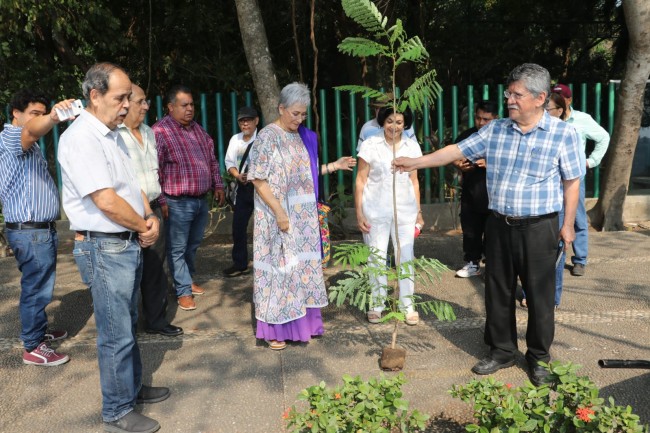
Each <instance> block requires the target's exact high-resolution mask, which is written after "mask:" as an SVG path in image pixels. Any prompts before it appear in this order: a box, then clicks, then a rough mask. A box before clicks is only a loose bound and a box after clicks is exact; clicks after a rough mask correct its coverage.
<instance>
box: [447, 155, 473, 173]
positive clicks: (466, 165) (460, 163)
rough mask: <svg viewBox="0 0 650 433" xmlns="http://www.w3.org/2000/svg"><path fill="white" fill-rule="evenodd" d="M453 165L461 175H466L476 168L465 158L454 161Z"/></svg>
mask: <svg viewBox="0 0 650 433" xmlns="http://www.w3.org/2000/svg"><path fill="white" fill-rule="evenodd" d="M453 164H454V166H455V167H457V168H458V169H459V170H460V171H462V172H463V173H467V172H468V171H472V170H474V169H475V168H476V166H475V165H474V163H473V162H472V161H470V160H469V159H467V158H466V159H459V160H457V161H454V162H453Z"/></svg>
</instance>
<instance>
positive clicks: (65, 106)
mask: <svg viewBox="0 0 650 433" xmlns="http://www.w3.org/2000/svg"><path fill="white" fill-rule="evenodd" d="M74 101H75V100H74V99H66V100H64V101H60V102H57V103H56V104H54V106H53V107H52V110H51V111H50V119H52V121H53V122H54V123H59V122H61V119H59V115H58V114H57V112H56V109H57V108H58V109H59V110H62V111H65V110H69V109H71V108H72V103H73V102H74ZM64 120H73V119H64Z"/></svg>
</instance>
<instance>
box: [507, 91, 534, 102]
mask: <svg viewBox="0 0 650 433" xmlns="http://www.w3.org/2000/svg"><path fill="white" fill-rule="evenodd" d="M526 95H530V93H524V94H521V93H517V92H510V91H509V90H504V91H503V96H505V98H506V99H510V97H511V96H512V97H513V98H515V100H516V101H519V100H520V99H523V98H524V97H525V96H526Z"/></svg>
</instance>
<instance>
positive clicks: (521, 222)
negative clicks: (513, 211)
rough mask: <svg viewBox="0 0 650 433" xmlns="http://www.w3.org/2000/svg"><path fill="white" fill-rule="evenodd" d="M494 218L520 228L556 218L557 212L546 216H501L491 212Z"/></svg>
mask: <svg viewBox="0 0 650 433" xmlns="http://www.w3.org/2000/svg"><path fill="white" fill-rule="evenodd" d="M492 213H493V214H494V216H495V217H496V218H497V219H500V220H503V221H505V223H506V224H508V225H509V226H512V227H521V226H527V225H530V224H534V223H536V222H539V221H541V220H544V219H548V218H553V217H555V216H557V212H551V213H547V214H546V215H534V216H521V217H519V216H510V215H503V214H500V213H499V212H495V211H492Z"/></svg>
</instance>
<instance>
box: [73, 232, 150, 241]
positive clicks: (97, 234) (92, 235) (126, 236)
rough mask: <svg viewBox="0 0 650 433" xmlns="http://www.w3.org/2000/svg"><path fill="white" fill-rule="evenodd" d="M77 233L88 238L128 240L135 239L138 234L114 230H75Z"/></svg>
mask: <svg viewBox="0 0 650 433" xmlns="http://www.w3.org/2000/svg"><path fill="white" fill-rule="evenodd" d="M77 234H78V235H80V236H83V237H88V238H119V239H122V240H123V241H130V240H133V239H136V238H137V237H138V234H137V233H136V232H129V231H127V232H116V233H104V232H93V231H90V230H77Z"/></svg>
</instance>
